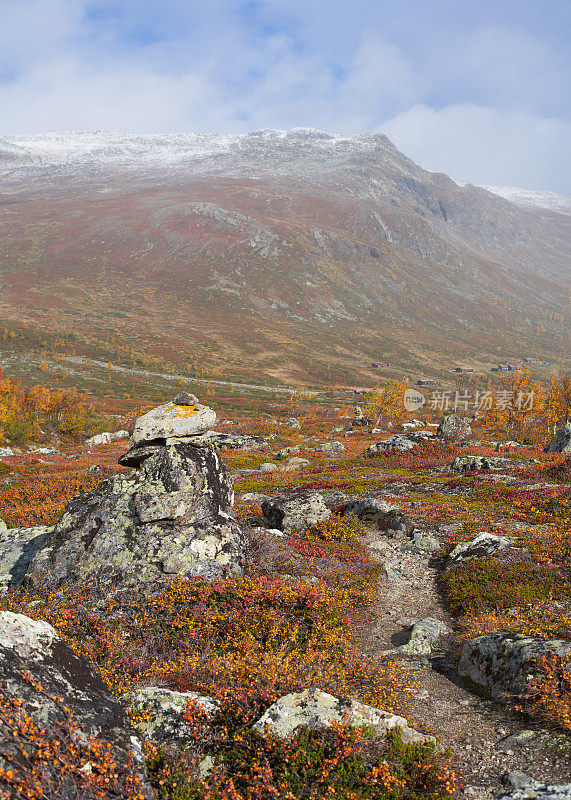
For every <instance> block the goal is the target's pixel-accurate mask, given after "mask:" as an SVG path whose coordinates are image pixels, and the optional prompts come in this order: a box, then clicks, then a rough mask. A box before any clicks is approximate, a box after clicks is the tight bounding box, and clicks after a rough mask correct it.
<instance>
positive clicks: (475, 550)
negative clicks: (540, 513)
mask: <svg viewBox="0 0 571 800" xmlns="http://www.w3.org/2000/svg"><path fill="white" fill-rule="evenodd" d="M513 541H514V540H513V539H512V538H511V537H510V536H495V535H494V534H493V533H488V532H487V531H482V533H479V534H478V535H477V536H475V537H474V538H473V539H470V541H469V542H461V543H460V544H457V545H456V547H455V548H454V549H453V550H452V552H451V553H450V555H449V556H448V560H447V562H446V569H447V570H448V569H451V568H452V567H455V566H457V565H458V564H461V563H462V562H463V561H469V560H470V559H472V558H487V557H489V556H493V555H495V554H496V553H499V552H500V551H502V550H505V549H506V548H507V547H509V546H510V545H511V544H513Z"/></svg>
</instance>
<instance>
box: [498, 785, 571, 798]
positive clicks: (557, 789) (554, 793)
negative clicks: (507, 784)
mask: <svg viewBox="0 0 571 800" xmlns="http://www.w3.org/2000/svg"><path fill="white" fill-rule="evenodd" d="M496 797H497V798H501V800H571V783H549V781H529V783H528V784H527V785H526V786H524V787H522V788H520V789H514V790H513V791H511V792H504V793H503V794H499V795H496Z"/></svg>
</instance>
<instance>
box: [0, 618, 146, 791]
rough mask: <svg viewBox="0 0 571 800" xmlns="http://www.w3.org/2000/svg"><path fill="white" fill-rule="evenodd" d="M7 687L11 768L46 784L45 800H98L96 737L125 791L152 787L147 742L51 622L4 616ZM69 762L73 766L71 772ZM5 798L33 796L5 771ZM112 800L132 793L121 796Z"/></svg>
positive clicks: (3, 713)
mask: <svg viewBox="0 0 571 800" xmlns="http://www.w3.org/2000/svg"><path fill="white" fill-rule="evenodd" d="M0 685H1V686H2V692H1V693H0V704H1V705H2V706H3V708H2V709H1V710H0V718H1V719H2V724H0V753H1V755H0V767H1V768H2V769H3V770H6V771H8V770H9V769H12V770H13V771H14V772H17V773H18V775H19V776H21V777H22V778H23V779H24V780H27V781H30V780H31V779H32V778H33V782H32V784H31V785H34V784H36V783H39V784H40V785H41V786H42V788H43V790H44V791H46V792H48V794H45V795H44V794H42V795H41V796H42V797H44V796H45V797H47V796H49V797H54V798H55V797H61V798H67V797H69V798H71V797H85V798H92V797H94V795H93V794H92V793H91V792H90V790H89V780H88V777H89V775H90V774H91V772H90V770H91V767H92V766H93V767H96V768H97V765H96V764H95V763H94V761H96V760H97V756H96V751H95V750H94V749H92V748H90V746H89V741H88V740H89V739H95V738H96V739H97V740H98V741H99V742H100V743H101V744H104V743H107V744H108V746H109V748H110V755H111V757H112V759H113V760H115V761H116V763H117V768H116V769H115V770H113V771H114V772H117V773H118V776H119V777H118V778H117V779H116V780H118V781H119V783H121V782H122V781H125V785H123V786H122V787H121V788H123V790H124V789H125V788H126V785H127V780H134V781H135V782H137V783H139V784H140V785H141V787H142V788H144V784H143V781H144V778H143V775H144V763H143V758H142V753H141V743H140V742H139V741H138V739H137V738H136V737H135V736H134V734H135V731H134V730H133V728H132V727H131V724H130V721H129V718H128V716H127V714H126V713H125V711H124V710H123V709H122V707H121V706H120V704H119V703H118V702H117V700H115V699H114V698H113V697H112V695H111V694H110V692H109V690H108V689H107V687H106V686H105V685H104V683H103V681H102V680H101V678H100V677H99V676H98V675H97V674H96V673H95V672H94V671H93V669H92V668H91V666H90V665H89V664H88V663H87V662H86V661H85V660H84V659H82V658H79V657H78V656H77V655H75V654H74V653H73V652H72V651H71V650H70V648H69V647H68V646H67V645H66V644H64V642H63V641H62V640H61V639H60V638H59V636H58V635H57V632H56V631H55V629H54V628H52V626H51V625H48V623H47V622H43V621H37V620H32V619H30V618H29V617H26V616H24V615H23V614H14V613H12V612H10V611H0ZM72 723H75V724H76V725H77V730H74V728H73V725H72ZM50 753H51V757H50ZM66 762H67V763H68V764H72V765H73V766H72V768H71V769H70V770H67V769H66V766H65V764H66ZM114 780H115V779H112V778H110V783H112V782H114ZM66 787H67V790H66ZM7 788H8V792H7V793H6V792H5V791H4V790H5V789H7ZM117 788H119V787H118V786H117V785H115V789H117ZM147 794H148V796H150V793H147ZM0 796H2V797H14V798H19V797H24V796H28V795H27V794H24V793H22V794H20V792H19V791H17V790H15V788H14V784H10V778H9V776H7V775H6V772H4V773H0ZM30 796H32V795H30ZM35 796H39V795H35V794H34V797H35ZM109 796H113V797H115V796H125V797H130V796H131V794H129V793H127V792H126V793H125V794H124V795H123V794H121V791H120V790H119V792H118V793H117V794H115V793H113V794H112V795H111V794H109ZM133 796H134V795H133Z"/></svg>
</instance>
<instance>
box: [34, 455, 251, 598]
mask: <svg viewBox="0 0 571 800" xmlns="http://www.w3.org/2000/svg"><path fill="white" fill-rule="evenodd" d="M135 450H137V448H135ZM130 452H131V451H130ZM135 462H136V463H138V466H137V469H135V470H134V471H132V472H129V473H126V474H121V475H116V476H114V477H111V478H109V479H108V480H106V481H104V482H103V483H102V484H100V486H99V487H98V488H97V489H95V490H94V491H92V492H89V493H88V494H82V495H79V496H78V497H75V498H73V499H72V500H71V501H70V502H69V503H68V504H67V506H66V508H65V511H64V514H63V516H62V518H61V519H60V521H59V522H58V523H57V525H56V526H55V528H54V530H53V532H52V533H51V535H50V536H49V537H48V539H47V541H46V542H45V544H44V546H43V548H42V549H41V550H40V551H39V552H38V553H37V554H36V555H35V556H34V558H33V559H32V561H31V563H30V566H29V567H28V571H27V573H26V581H27V582H28V583H30V584H31V585H33V586H56V585H59V584H61V583H63V582H65V581H69V580H74V579H82V580H86V579H87V580H89V579H94V578H100V579H102V580H107V581H113V582H116V583H120V584H123V585H135V584H138V583H141V582H151V581H155V580H158V579H164V578H165V577H172V578H175V577H183V578H184V577H191V576H200V577H204V578H207V579H209V580H210V579H214V578H216V577H219V576H224V575H228V574H233V573H236V572H239V571H240V570H241V564H242V558H243V552H244V550H243V540H242V535H241V532H240V530H239V529H238V527H237V526H236V524H235V523H234V520H233V519H232V517H231V516H230V509H231V506H232V503H233V500H234V492H233V488H232V483H231V481H230V478H229V476H228V474H227V472H226V470H225V468H224V465H223V464H222V462H221V461H220V458H219V456H218V455H217V454H216V453H214V452H213V451H212V450H210V449H208V448H202V447H194V446H193V445H192V444H190V443H188V442H185V441H178V442H177V441H175V442H174V443H173V444H153V445H149V444H145V445H143V446H141V447H139V448H138V455H137V453H136V452H135V453H134V454H132V455H131V462H130V463H135Z"/></svg>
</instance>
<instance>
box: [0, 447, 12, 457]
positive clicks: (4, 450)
mask: <svg viewBox="0 0 571 800" xmlns="http://www.w3.org/2000/svg"><path fill="white" fill-rule="evenodd" d="M13 455H14V451H13V450H12V448H11V447H0V456H13Z"/></svg>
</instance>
